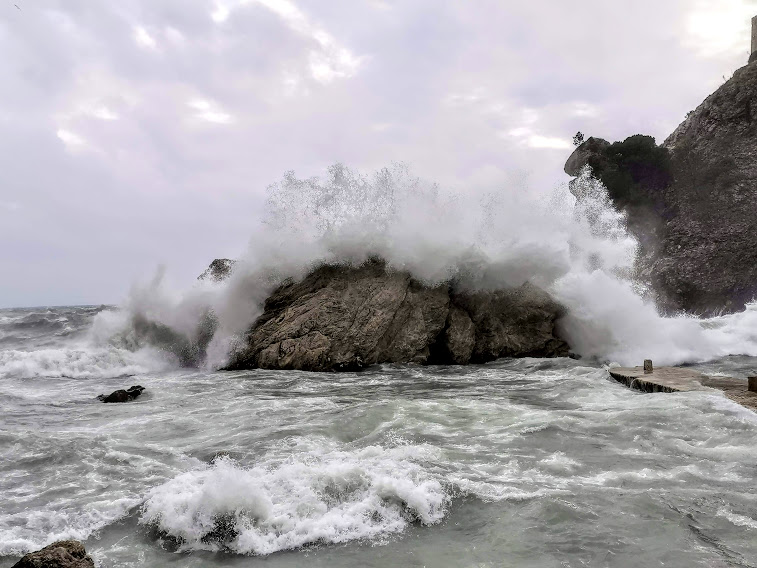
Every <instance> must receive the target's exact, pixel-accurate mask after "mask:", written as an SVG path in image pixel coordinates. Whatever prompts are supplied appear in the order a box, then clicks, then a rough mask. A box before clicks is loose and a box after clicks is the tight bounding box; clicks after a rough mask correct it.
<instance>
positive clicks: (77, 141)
mask: <svg viewBox="0 0 757 568" xmlns="http://www.w3.org/2000/svg"><path fill="white" fill-rule="evenodd" d="M55 134H56V135H57V136H58V138H59V139H60V140H61V141H62V142H63V143H64V144H65V145H66V148H68V149H69V150H77V149H80V148H83V147H84V146H85V145H86V141H85V140H84V138H82V137H81V136H79V135H78V134H74V133H73V132H71V131H70V130H64V129H62V128H59V129H58V131H57V132H56V133H55Z"/></svg>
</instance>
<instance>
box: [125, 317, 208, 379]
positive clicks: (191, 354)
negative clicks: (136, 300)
mask: <svg viewBox="0 0 757 568" xmlns="http://www.w3.org/2000/svg"><path fill="white" fill-rule="evenodd" d="M217 325H218V321H217V319H216V317H215V315H214V314H213V312H212V311H210V310H207V311H205V313H204V314H203V315H202V316H201V317H200V319H199V322H198V325H197V328H196V329H195V330H194V333H192V334H188V335H187V334H184V333H181V332H178V331H176V330H174V329H172V328H170V327H168V326H167V325H165V324H162V323H158V322H154V321H150V320H148V319H147V318H146V317H144V316H143V315H141V314H135V315H134V316H133V317H132V321H131V330H130V331H131V333H132V337H133V339H135V340H136V345H137V346H139V345H143V344H147V345H150V346H152V347H156V348H158V349H161V350H163V351H167V352H169V353H172V354H173V355H175V356H176V358H177V359H178V362H179V363H180V364H181V365H182V366H184V367H196V366H198V365H199V364H200V363H202V361H203V360H204V359H205V356H206V349H207V346H208V344H209V343H210V341H211V339H212V338H213V334H214V333H215V331H216V328H217Z"/></svg>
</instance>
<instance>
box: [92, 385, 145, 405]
mask: <svg viewBox="0 0 757 568" xmlns="http://www.w3.org/2000/svg"><path fill="white" fill-rule="evenodd" d="M144 390H145V387H143V386H140V385H134V386H131V387H129V388H128V389H127V390H123V389H119V390H117V391H113V392H112V393H110V394H109V395H107V396H106V395H104V394H101V395H99V396H98V397H97V400H101V401H103V402H128V401H130V400H134V399H135V398H137V397H138V396H139V395H141V394H142V391H144Z"/></svg>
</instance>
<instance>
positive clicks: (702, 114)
mask: <svg viewBox="0 0 757 568" xmlns="http://www.w3.org/2000/svg"><path fill="white" fill-rule="evenodd" d="M597 140H598V139H589V140H587V141H586V142H584V144H582V145H581V146H580V147H579V148H578V149H577V150H576V151H575V152H574V154H573V155H572V156H571V157H570V158H569V159H568V162H567V163H566V168H565V169H566V172H568V173H569V174H571V175H577V173H578V170H580V168H581V167H582V166H583V165H584V164H587V163H588V164H589V165H590V166H592V168H593V170H594V172H595V175H596V176H597V177H598V178H599V179H601V180H602V182H603V183H604V184H605V185H606V186H607V187H608V190H609V193H610V196H611V197H612V199H613V201H614V203H615V204H616V206H618V207H619V208H621V209H625V210H626V211H627V212H628V220H629V230H630V231H631V232H632V233H634V234H635V235H636V236H637V237H638V238H639V240H640V243H641V248H642V265H643V266H642V268H643V270H644V272H645V274H646V275H647V276H648V278H649V280H650V281H651V282H652V284H653V286H654V288H655V290H656V291H657V293H658V296H659V297H658V301H659V303H660V305H661V307H662V308H663V309H665V310H666V311H669V312H672V311H677V310H685V311H688V312H692V313H698V314H713V313H718V312H720V311H726V312H727V311H737V310H740V309H742V308H743V307H744V304H745V303H746V302H748V301H750V300H751V299H752V298H753V297H755V296H757V215H756V214H755V213H757V64H750V65H748V66H746V67H743V68H741V69H739V70H738V71H736V73H735V74H734V75H733V77H732V78H731V79H730V80H729V81H727V82H726V83H725V84H723V85H722V86H721V87H720V88H719V89H718V90H717V91H715V93H713V94H712V95H710V96H709V97H708V98H707V99H706V100H705V101H704V102H703V103H702V104H701V105H700V106H699V107H698V108H697V109H696V110H694V111H693V112H692V113H690V114H689V115H688V116H687V118H686V120H685V121H684V122H683V123H682V124H681V125H680V126H679V127H678V128H677V129H676V130H675V132H673V133H672V134H671V135H670V136H669V137H668V138H667V140H665V142H664V143H663V144H662V145H661V146H655V144H654V140H653V139H651V138H649V137H640V136H634V137H631V138H629V139H627V140H626V141H624V142H622V143H615V144H612V145H610V144H609V143H608V142H606V141H601V140H600V141H599V142H598V141H597ZM650 141H651V142H650Z"/></svg>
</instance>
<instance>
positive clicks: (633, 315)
mask: <svg viewBox="0 0 757 568" xmlns="http://www.w3.org/2000/svg"><path fill="white" fill-rule="evenodd" d="M574 184H575V185H574V191H575V192H576V194H578V195H580V196H581V198H580V199H576V198H575V197H574V195H573V194H571V192H570V191H569V189H568V186H567V184H564V185H562V186H560V187H559V188H557V189H556V190H555V191H553V192H551V193H538V192H533V191H529V190H526V189H524V188H522V187H510V188H507V187H505V188H498V189H497V191H491V190H490V189H480V188H466V190H465V191H449V190H445V189H444V188H442V187H440V186H438V185H437V184H434V183H431V182H427V181H425V180H422V179H420V178H417V177H415V176H413V175H412V174H411V173H410V171H409V170H408V168H407V167H406V166H404V165H393V166H391V167H388V168H384V169H381V170H379V171H378V172H376V173H374V174H373V175H370V176H364V175H361V174H359V173H357V172H354V171H353V170H351V169H349V168H347V167H345V166H342V165H334V166H332V167H331V168H329V170H328V174H327V175H326V176H325V177H324V178H310V179H299V178H297V177H296V176H295V175H294V173H292V172H290V173H287V174H286V175H285V176H284V178H283V179H282V180H281V181H280V182H278V183H276V184H273V185H272V186H270V187H269V198H268V201H267V214H266V216H265V218H264V222H263V223H262V224H261V226H260V227H258V229H257V230H256V231H255V232H254V235H253V237H252V239H251V243H250V246H249V249H248V251H247V253H246V254H245V255H244V257H243V258H242V259H240V261H239V262H238V263H237V265H236V268H235V270H234V272H233V274H232V276H231V277H230V278H229V279H228V280H227V281H225V282H222V283H220V284H218V283H208V282H200V283H198V284H197V285H195V286H194V287H193V288H192V289H190V290H188V291H185V292H183V293H173V292H169V291H168V289H167V288H166V287H165V285H164V284H163V283H162V281H161V280H160V279H156V280H155V281H153V282H151V283H150V284H148V285H144V286H137V287H135V288H134V290H133V293H132V295H131V297H130V298H129V300H128V302H127V303H126V305H125V313H128V314H130V317H129V318H126V319H125V320H124V322H126V321H129V322H131V323H133V321H134V317H138V318H140V321H145V320H146V321H149V322H157V324H159V325H160V326H164V327H165V328H166V329H170V330H173V331H175V332H176V333H177V334H179V335H180V336H181V337H185V338H189V341H190V342H191V341H196V340H197V337H198V335H202V334H203V333H205V335H207V338H206V339H207V341H205V343H204V344H203V354H206V360H205V361H206V363H205V364H207V365H208V366H211V367H218V366H222V365H223V364H224V362H225V361H226V358H227V357H228V354H229V350H230V349H233V344H234V340H235V338H236V337H238V336H239V334H240V333H242V332H243V331H244V330H245V329H246V328H247V327H249V325H251V323H252V322H253V321H254V320H255V318H256V317H257V316H258V315H259V314H260V312H261V306H262V304H263V302H264V300H265V298H266V297H267V296H268V294H269V293H270V292H271V290H272V289H273V288H274V287H275V286H276V285H278V284H279V283H280V282H282V281H283V280H284V279H286V278H295V279H296V278H299V277H301V276H303V275H304V274H305V273H306V272H307V271H308V270H310V269H311V268H312V267H313V266H314V265H317V264H319V263H326V262H328V263H335V262H340V263H360V262H363V261H364V260H366V259H367V258H368V257H370V256H374V255H378V256H381V257H383V258H384V259H386V261H387V262H388V264H389V265H390V266H391V267H393V268H397V269H403V270H408V271H410V272H411V273H412V274H413V275H414V276H415V277H416V278H418V279H419V280H422V281H425V282H427V283H430V284H433V283H438V282H442V281H448V280H450V279H455V280H456V281H458V282H459V283H461V285H463V286H467V287H470V288H475V289H495V288H501V287H507V286H517V285H520V284H522V283H523V282H526V281H530V282H532V283H534V284H536V285H537V286H540V287H542V288H544V289H545V290H547V291H549V292H550V293H552V294H553V295H554V296H555V297H556V298H557V299H558V300H559V301H560V302H562V303H563V304H564V305H565V306H566V307H567V309H568V311H567V315H566V316H565V317H564V318H563V320H562V321H561V330H562V333H563V334H564V336H565V338H566V339H567V340H568V342H569V343H570V345H571V346H572V348H573V349H574V351H576V352H577V353H579V354H580V355H582V356H585V357H592V358H598V359H600V360H604V361H608V362H619V363H621V364H638V363H639V362H640V361H641V360H642V359H644V358H650V357H651V358H653V359H655V360H656V361H657V362H658V363H660V364H674V363H681V362H688V361H704V360H708V359H712V358H716V357H719V356H725V355H728V354H749V355H757V334H755V333H752V332H751V331H750V330H751V329H755V325H754V324H757V308H755V307H752V306H750V307H749V308H748V309H747V310H746V311H745V312H743V313H741V314H735V315H731V316H726V317H721V318H713V319H710V320H699V319H697V318H693V317H688V316H681V317H672V318H664V317H661V316H659V315H658V313H657V310H656V308H655V306H654V304H653V303H652V301H651V300H649V299H645V297H644V294H643V292H644V287H643V285H642V284H641V283H640V282H637V281H636V280H635V279H634V262H635V258H636V252H637V243H636V241H635V239H634V238H633V237H631V236H630V235H629V234H628V232H627V231H626V228H625V217H624V216H623V215H622V214H621V213H619V212H617V211H616V210H615V209H614V208H613V207H612V204H611V202H610V200H609V198H608V195H607V191H606V189H605V188H604V187H603V186H602V184H601V183H600V182H599V181H597V180H596V179H594V178H592V176H591V172H590V171H589V170H588V169H586V170H585V171H584V172H582V174H581V176H580V177H579V178H578V179H577V180H576V181H575V182H574ZM203 321H205V322H206V324H205V325H204V324H203ZM207 321H210V322H211V323H212V333H210V334H208V333H207V327H208V325H207ZM203 330H204V331H203ZM126 335H129V334H128V333H127V334H126ZM137 335H139V334H137ZM211 335H212V337H211ZM121 336H122V337H123V336H124V332H123V331H122V332H121ZM130 337H132V340H133V341H134V342H136V343H138V342H139V337H137V336H135V335H134V334H133V333H131V335H130Z"/></svg>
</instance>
